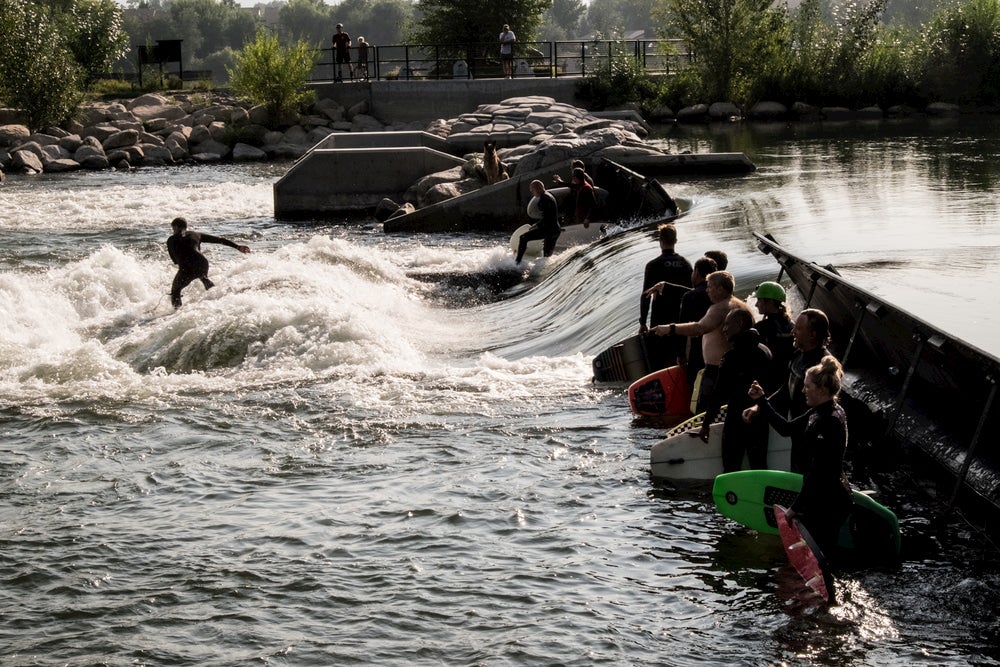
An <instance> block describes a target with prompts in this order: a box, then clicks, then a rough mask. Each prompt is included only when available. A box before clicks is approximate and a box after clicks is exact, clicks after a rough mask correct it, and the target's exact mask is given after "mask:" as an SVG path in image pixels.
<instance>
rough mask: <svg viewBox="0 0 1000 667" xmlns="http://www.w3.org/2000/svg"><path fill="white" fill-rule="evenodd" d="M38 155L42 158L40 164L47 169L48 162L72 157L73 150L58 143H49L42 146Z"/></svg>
mask: <svg viewBox="0 0 1000 667" xmlns="http://www.w3.org/2000/svg"><path fill="white" fill-rule="evenodd" d="M39 157H40V158H41V159H42V164H43V165H45V171H49V168H48V165H49V162H52V161H53V160H67V159H70V158H72V157H73V152H72V151H68V150H66V149H65V148H63V147H62V146H60V145H59V144H50V145H48V146H42V154H41V155H40V156H39Z"/></svg>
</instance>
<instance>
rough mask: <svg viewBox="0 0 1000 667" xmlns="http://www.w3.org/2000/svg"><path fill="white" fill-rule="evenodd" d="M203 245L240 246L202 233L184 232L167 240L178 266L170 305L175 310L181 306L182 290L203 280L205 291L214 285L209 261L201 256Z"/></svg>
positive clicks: (168, 247) (168, 248) (172, 257)
mask: <svg viewBox="0 0 1000 667" xmlns="http://www.w3.org/2000/svg"><path fill="white" fill-rule="evenodd" d="M202 243H221V244H222V245H227V246H229V247H230V248H237V249H238V248H239V247H240V246H239V245H238V244H236V243H233V242H232V241H230V240H229V239H224V238H222V237H220V236H212V235H211V234H203V233H201V232H192V231H187V230H185V231H183V232H181V233H179V234H173V235H171V236H170V238H168V239H167V252H169V253H170V259H171V260H172V261H173V263H174V264H176V265H177V266H178V269H177V275H176V276H174V282H173V284H172V285H171V286H170V303H172V304H173V306H174V308H179V307H180V305H181V290H183V289H184V288H185V287H187V286H188V285H190V284H191V282H192V281H194V280H201V282H202V284H203V285H204V286H205V289H210V288H211V287H213V286H214V283H213V282H212V281H211V280H209V279H208V259H206V258H205V256H204V255H202V254H201V244H202Z"/></svg>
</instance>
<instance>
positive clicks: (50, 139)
mask: <svg viewBox="0 0 1000 667" xmlns="http://www.w3.org/2000/svg"><path fill="white" fill-rule="evenodd" d="M27 141H32V142H34V143H36V144H38V145H39V146H52V145H53V144H58V143H59V137H54V136H52V135H51V134H42V133H40V132H36V133H35V134H33V135H31V136H30V137H28V138H27Z"/></svg>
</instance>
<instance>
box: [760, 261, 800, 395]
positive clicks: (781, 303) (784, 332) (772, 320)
mask: <svg viewBox="0 0 1000 667" xmlns="http://www.w3.org/2000/svg"><path fill="white" fill-rule="evenodd" d="M753 296H754V297H756V299H757V312H759V313H760V314H761V315H762V316H763V318H762V319H761V320H760V321H758V322H757V323H756V324H754V325H753V328H754V329H756V330H757V333H759V334H760V339H761V342H762V343H764V345H767V349H769V350H771V356H772V361H771V372H770V373H769V374H768V376H767V381H766V382H763V384H764V386H765V387H767V389H768V390H770V391H773V390H774V389H777V388H778V387H781V386H783V385H785V384H787V382H788V364H789V362H790V361H791V360H792V352H793V346H794V343H793V340H792V329H793V328H794V327H795V323H794V322H792V317H791V315H789V314H788V307H787V306H786V305H785V288H783V287H782V286H781V285H779V284H778V283H775V282H770V281H768V282H764V283H761V284H760V285H757V289H756V290H754V293H753Z"/></svg>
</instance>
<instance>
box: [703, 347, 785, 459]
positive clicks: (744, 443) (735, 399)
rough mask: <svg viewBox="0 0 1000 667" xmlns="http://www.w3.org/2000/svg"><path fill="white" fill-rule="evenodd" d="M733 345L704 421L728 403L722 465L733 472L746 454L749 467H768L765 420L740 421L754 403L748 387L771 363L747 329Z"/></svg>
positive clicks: (722, 366) (724, 360)
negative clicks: (748, 393)
mask: <svg viewBox="0 0 1000 667" xmlns="http://www.w3.org/2000/svg"><path fill="white" fill-rule="evenodd" d="M732 343H733V347H732V349H730V350H729V351H728V352H726V354H725V355H724V356H723V357H722V364H721V365H720V366H719V377H718V380H717V381H716V383H715V387H714V389H713V390H712V392H711V394H710V395H709V396H708V398H707V399H706V401H705V422H704V423H706V424H711V423H712V422H714V421H715V417H716V415H717V414H718V413H719V409H720V408H721V406H722V405H726V404H728V406H729V407H728V409H727V410H726V421H725V424H724V425H723V427H722V468H723V471H724V472H734V471H736V470H739V469H740V468H742V467H743V455H744V454H746V455H747V458H748V459H749V462H750V468H751V469H754V470H765V469H766V468H767V422H766V421H765V420H763V419H754V420H753V421H751V422H750V423H749V424H747V423H746V422H744V421H743V410H744V409H746V408H749V407H750V406H751V405H753V401H752V400H750V397H749V396H747V390H748V389H749V388H750V385H751V384H753V381H754V380H757V379H759V378H761V377H762V376H763V374H764V373H765V372H767V369H768V368H769V367H770V364H771V353H770V352H769V351H768V349H767V347H766V346H764V345H763V344H762V343H761V342H760V334H758V333H757V331H756V330H754V329H748V330H746V331H744V332H743V333H741V334H739V335H738V336H736V337H735V338H734V339H733V340H732Z"/></svg>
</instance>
